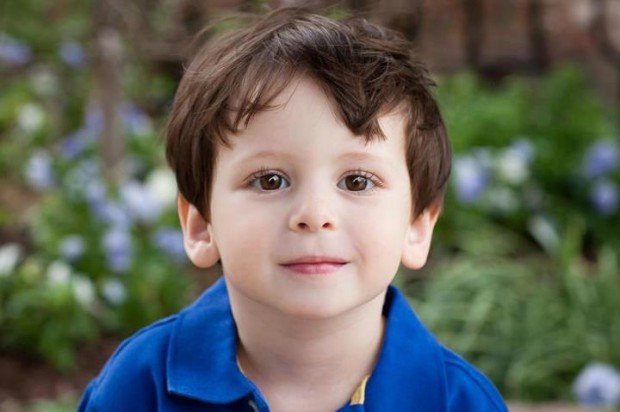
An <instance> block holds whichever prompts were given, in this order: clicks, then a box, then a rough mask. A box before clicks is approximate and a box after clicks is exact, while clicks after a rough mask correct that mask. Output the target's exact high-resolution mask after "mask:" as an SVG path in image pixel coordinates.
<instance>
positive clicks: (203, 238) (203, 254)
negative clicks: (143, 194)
mask: <svg viewBox="0 0 620 412" xmlns="http://www.w3.org/2000/svg"><path fill="white" fill-rule="evenodd" d="M177 208H178V212H179V221H180V222H181V228H182V229H183V246H184V247H185V252H186V253H187V256H188V257H189V259H190V260H191V261H192V263H193V264H194V265H196V266H198V267H200V268H208V267H211V266H213V265H214V264H215V263H217V261H218V260H219V259H220V254H219V251H218V249H217V245H216V244H215V239H214V237H213V229H212V225H211V224H210V223H209V222H207V221H206V220H205V219H204V218H203V217H202V216H201V215H200V213H199V212H198V210H197V209H196V207H195V206H194V205H192V204H191V203H189V202H188V201H187V200H186V199H185V197H183V195H182V194H181V193H179V195H178V197H177Z"/></svg>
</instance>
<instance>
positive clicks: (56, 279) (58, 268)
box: [46, 260, 71, 286]
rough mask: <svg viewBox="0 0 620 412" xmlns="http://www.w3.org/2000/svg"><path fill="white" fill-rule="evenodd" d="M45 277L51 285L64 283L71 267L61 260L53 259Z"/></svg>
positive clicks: (67, 280) (68, 278) (69, 276)
mask: <svg viewBox="0 0 620 412" xmlns="http://www.w3.org/2000/svg"><path fill="white" fill-rule="evenodd" d="M46 277H47V281H48V282H49V283H50V284H51V285H52V286H62V285H66V284H67V283H69V280H70V278H71V267H70V266H69V265H67V264H66V263H65V262H63V261H62V260H55V261H53V262H52V263H51V264H50V265H49V266H48V268H47V273H46Z"/></svg>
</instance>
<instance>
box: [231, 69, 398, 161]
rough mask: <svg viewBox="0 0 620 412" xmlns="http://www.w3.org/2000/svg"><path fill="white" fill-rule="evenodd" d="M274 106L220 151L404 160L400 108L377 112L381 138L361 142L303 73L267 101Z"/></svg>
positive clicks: (237, 156) (238, 155)
mask: <svg viewBox="0 0 620 412" xmlns="http://www.w3.org/2000/svg"><path fill="white" fill-rule="evenodd" d="M272 104H273V106H274V108H272V109H269V110H265V111H262V112H259V113H257V114H256V115H255V116H253V117H252V118H251V120H250V122H249V123H248V125H247V127H246V128H244V129H241V130H240V132H239V133H238V134H237V135H235V136H231V138H230V141H231V143H232V146H231V148H224V149H223V151H222V153H221V155H222V156H223V157H225V158H230V159H231V160H238V161H246V160H250V159H253V158H261V157H265V158H267V157H271V158H274V157H282V158H288V159H298V160H309V159H312V158H314V157H320V158H323V159H324V160H337V159H353V160H356V159H359V160H361V159H364V158H367V159H374V160H376V161H380V160H384V161H388V162H391V161H394V160H397V159H404V152H405V116H404V115H403V114H402V112H397V111H394V112H392V113H389V114H386V115H383V116H380V117H379V119H378V122H379V125H380V127H381V130H382V131H383V134H384V135H385V137H386V138H385V139H383V138H381V137H379V136H375V137H374V138H373V139H372V140H370V141H368V142H367V141H366V138H365V137H364V136H360V135H355V134H353V132H352V131H351V130H350V129H349V128H348V127H347V126H346V124H345V123H344V121H343V120H342V119H341V117H340V116H339V114H338V109H337V106H336V104H335V103H334V102H333V100H332V99H330V98H329V97H328V95H326V93H325V92H324V91H323V90H322V89H321V87H320V86H319V85H318V84H317V83H316V82H314V81H313V80H311V79H309V78H308V77H303V76H299V77H296V78H294V79H293V80H292V81H291V82H290V83H289V84H288V86H287V87H286V88H285V89H284V90H283V91H282V92H281V93H280V94H279V95H278V96H277V97H276V98H275V99H274V101H273V102H272Z"/></svg>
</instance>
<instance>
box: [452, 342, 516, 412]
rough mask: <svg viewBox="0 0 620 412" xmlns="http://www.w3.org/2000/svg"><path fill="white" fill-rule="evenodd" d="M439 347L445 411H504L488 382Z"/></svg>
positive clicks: (476, 371)
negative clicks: (442, 366)
mask: <svg viewBox="0 0 620 412" xmlns="http://www.w3.org/2000/svg"><path fill="white" fill-rule="evenodd" d="M440 346H441V353H442V355H443V360H444V366H445V371H446V389H447V404H448V410H449V411H474V410H475V411H481V412H482V411H489V412H490V411H493V412H499V411H502V412H503V411H508V409H507V407H506V404H505V403H504V400H503V399H502V396H501V395H500V393H499V392H498V390H497V389H496V388H495V386H494V385H493V383H492V382H491V380H489V378H487V377H486V376H485V375H484V374H482V373H481V372H480V371H479V370H477V369H476V368H475V367H474V366H473V365H471V364H470V363H469V362H467V361H466V360H465V359H463V358H462V357H461V356H459V355H458V354H456V353H455V352H453V351H451V350H450V349H448V348H446V347H445V346H443V345H440Z"/></svg>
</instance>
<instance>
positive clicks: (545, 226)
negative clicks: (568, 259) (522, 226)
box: [527, 216, 560, 253]
mask: <svg viewBox="0 0 620 412" xmlns="http://www.w3.org/2000/svg"><path fill="white" fill-rule="evenodd" d="M527 227H528V229H529V231H530V233H531V234H532V236H534V239H536V240H537V241H538V243H540V245H541V246H542V247H544V248H545V250H547V251H548V252H551V253H554V252H555V251H557V249H558V246H559V244H560V237H559V235H558V233H557V231H556V229H555V227H554V226H553V224H552V223H551V222H550V221H549V220H548V219H546V218H544V217H542V216H534V217H532V218H531V219H530V220H529V222H528V224H527Z"/></svg>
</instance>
